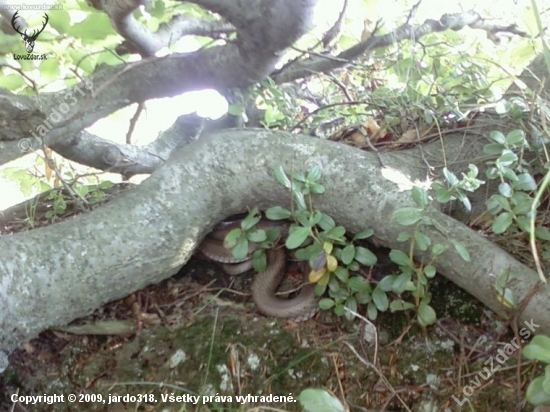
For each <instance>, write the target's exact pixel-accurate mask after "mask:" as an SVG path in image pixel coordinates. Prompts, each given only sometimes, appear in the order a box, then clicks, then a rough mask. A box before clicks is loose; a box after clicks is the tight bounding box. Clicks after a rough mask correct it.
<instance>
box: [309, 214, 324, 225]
mask: <svg viewBox="0 0 550 412" xmlns="http://www.w3.org/2000/svg"><path fill="white" fill-rule="evenodd" d="M322 218H323V214H322V213H321V212H319V211H318V210H315V211H314V212H313V213H312V214H311V215H310V216H309V219H308V223H309V224H308V226H309V227H313V226H315V225H316V224H317V223H319V222H320V221H321V219H322Z"/></svg>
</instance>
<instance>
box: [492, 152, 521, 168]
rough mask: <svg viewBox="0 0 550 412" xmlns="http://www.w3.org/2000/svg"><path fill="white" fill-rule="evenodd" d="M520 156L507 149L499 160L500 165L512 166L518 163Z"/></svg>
mask: <svg viewBox="0 0 550 412" xmlns="http://www.w3.org/2000/svg"><path fill="white" fill-rule="evenodd" d="M517 160H518V156H517V155H516V154H515V153H514V152H512V151H511V150H509V149H505V150H503V151H502V154H501V155H500V157H499V158H498V160H497V161H498V163H500V164H501V165H502V166H511V165H513V164H514V163H515V162H517Z"/></svg>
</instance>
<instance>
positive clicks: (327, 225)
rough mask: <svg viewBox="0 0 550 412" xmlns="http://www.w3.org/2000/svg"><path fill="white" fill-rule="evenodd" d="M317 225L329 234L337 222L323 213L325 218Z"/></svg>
mask: <svg viewBox="0 0 550 412" xmlns="http://www.w3.org/2000/svg"><path fill="white" fill-rule="evenodd" d="M317 225H318V226H319V227H320V228H321V229H323V230H325V231H327V232H328V231H330V230H331V229H332V228H334V227H335V226H336V222H335V221H334V219H333V218H332V217H330V216H329V215H327V214H326V213H323V216H322V217H321V220H320V221H319V223H317Z"/></svg>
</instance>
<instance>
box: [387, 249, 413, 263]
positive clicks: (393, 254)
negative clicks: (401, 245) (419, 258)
mask: <svg viewBox="0 0 550 412" xmlns="http://www.w3.org/2000/svg"><path fill="white" fill-rule="evenodd" d="M389 257H390V260H391V261H392V262H393V263H395V264H396V265H399V266H406V267H410V266H411V260H410V259H409V255H407V254H406V253H405V252H402V251H401V250H397V249H392V250H391V251H390V253H389Z"/></svg>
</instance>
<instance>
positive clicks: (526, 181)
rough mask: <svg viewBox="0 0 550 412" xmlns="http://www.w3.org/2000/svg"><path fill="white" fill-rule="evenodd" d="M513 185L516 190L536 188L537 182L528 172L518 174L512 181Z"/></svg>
mask: <svg viewBox="0 0 550 412" xmlns="http://www.w3.org/2000/svg"><path fill="white" fill-rule="evenodd" d="M513 187H514V189H516V190H524V191H530V190H536V188H537V182H536V181H535V179H534V178H533V176H531V175H530V174H529V173H521V174H519V175H518V180H517V181H516V182H514V184H513Z"/></svg>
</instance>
